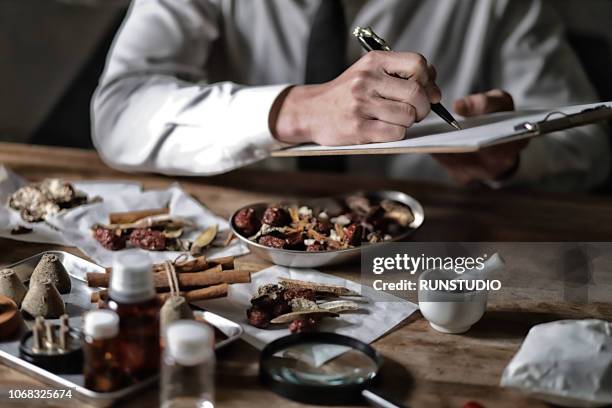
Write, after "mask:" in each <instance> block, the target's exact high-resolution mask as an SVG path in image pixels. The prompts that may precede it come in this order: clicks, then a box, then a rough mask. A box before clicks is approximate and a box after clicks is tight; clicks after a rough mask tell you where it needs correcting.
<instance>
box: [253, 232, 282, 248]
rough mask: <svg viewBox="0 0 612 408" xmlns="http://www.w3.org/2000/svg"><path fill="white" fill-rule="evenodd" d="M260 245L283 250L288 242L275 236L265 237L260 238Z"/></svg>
mask: <svg viewBox="0 0 612 408" xmlns="http://www.w3.org/2000/svg"><path fill="white" fill-rule="evenodd" d="M259 243H260V244H261V245H265V246H267V247H270V248H277V249H283V248H285V245H287V242H286V241H285V239H283V238H279V237H275V236H274V235H264V236H263V237H261V238H259Z"/></svg>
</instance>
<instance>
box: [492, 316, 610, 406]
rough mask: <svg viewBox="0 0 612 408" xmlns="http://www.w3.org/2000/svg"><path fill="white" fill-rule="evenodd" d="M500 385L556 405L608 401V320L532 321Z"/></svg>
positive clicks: (576, 404)
mask: <svg viewBox="0 0 612 408" xmlns="http://www.w3.org/2000/svg"><path fill="white" fill-rule="evenodd" d="M501 385H502V386H504V387H511V388H515V389H518V390H520V391H523V392H526V393H528V394H532V395H533V396H534V397H535V398H539V399H542V400H544V401H547V402H550V403H552V404H556V405H560V406H566V407H602V406H607V405H610V404H612V324H611V323H608V322H605V321H603V320H594V319H593V320H562V321H557V322H553V323H546V324H540V325H537V326H534V327H533V328H532V329H531V330H530V331H529V334H528V335H527V337H526V338H525V341H524V342H523V344H522V345H521V348H520V350H519V351H518V353H517V354H516V355H515V356H514V358H513V359H512V361H510V364H508V366H507V367H506V369H505V370H504V373H503V375H502V379H501Z"/></svg>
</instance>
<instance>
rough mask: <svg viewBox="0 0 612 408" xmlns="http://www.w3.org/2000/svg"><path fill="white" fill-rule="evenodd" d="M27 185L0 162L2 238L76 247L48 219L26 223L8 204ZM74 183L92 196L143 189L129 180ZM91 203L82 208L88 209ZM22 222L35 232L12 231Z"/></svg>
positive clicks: (0, 226) (104, 195)
mask: <svg viewBox="0 0 612 408" xmlns="http://www.w3.org/2000/svg"><path fill="white" fill-rule="evenodd" d="M27 184H28V182H27V181H26V180H25V179H23V178H21V177H19V176H18V175H17V174H15V173H14V172H12V171H11V170H9V169H8V168H6V167H5V166H1V165H0V237H2V238H9V239H13V240H16V241H24V242H39V243H43V244H57V245H64V246H73V245H72V243H71V242H70V241H69V240H67V239H66V237H65V236H64V234H63V233H62V232H61V231H59V230H58V229H57V228H54V227H53V226H52V225H50V224H49V223H48V222H44V221H42V222H26V221H24V220H22V219H21V216H20V215H19V212H18V211H15V210H13V209H12V208H10V207H9V206H8V199H9V197H10V196H11V194H13V193H14V192H15V191H17V190H18V189H19V188H21V187H23V186H25V185H27ZM72 184H73V185H74V187H75V188H76V189H77V190H80V191H83V192H84V193H86V194H87V196H88V197H89V198H93V197H95V196H99V197H109V196H118V195H123V194H135V193H139V192H140V191H141V189H142V186H141V185H140V184H139V183H134V182H125V181H116V182H115V181H75V182H73V183H72ZM90 205H91V204H88V205H85V206H81V207H79V208H86V207H88V206H90ZM70 211H73V209H68V210H63V212H70ZM19 225H21V226H24V227H27V228H30V229H32V232H30V233H27V234H18V235H13V234H11V230H12V229H13V228H15V227H17V226H19Z"/></svg>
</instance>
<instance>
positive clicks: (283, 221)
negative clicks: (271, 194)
mask: <svg viewBox="0 0 612 408" xmlns="http://www.w3.org/2000/svg"><path fill="white" fill-rule="evenodd" d="M261 221H262V222H263V223H264V224H267V225H270V226H272V227H284V226H287V225H289V224H290V223H291V216H290V215H289V213H288V212H287V210H285V209H284V208H281V207H269V208H268V209H266V211H265V212H264V215H263V217H262V219H261Z"/></svg>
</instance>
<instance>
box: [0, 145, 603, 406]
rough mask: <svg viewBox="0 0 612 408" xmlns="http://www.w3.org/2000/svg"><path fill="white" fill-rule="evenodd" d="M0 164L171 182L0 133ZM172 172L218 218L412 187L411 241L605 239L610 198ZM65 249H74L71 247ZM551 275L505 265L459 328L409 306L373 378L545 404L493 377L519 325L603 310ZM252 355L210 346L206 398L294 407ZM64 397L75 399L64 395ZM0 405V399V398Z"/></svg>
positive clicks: (0, 387)
mask: <svg viewBox="0 0 612 408" xmlns="http://www.w3.org/2000/svg"><path fill="white" fill-rule="evenodd" d="M0 163H2V164H5V165H7V166H9V167H10V168H11V169H12V170H14V171H15V172H17V173H18V174H20V175H22V176H24V177H26V178H28V179H30V180H40V179H42V178H45V177H65V178H67V179H73V180H77V179H129V180H138V181H141V182H142V183H143V184H144V185H145V187H146V188H155V187H165V186H167V185H168V184H169V183H171V182H172V181H175V180H176V179H174V178H167V177H162V176H152V175H128V174H123V173H119V172H117V171H114V170H111V169H109V168H108V167H106V166H105V165H104V164H103V163H102V162H101V161H100V160H99V158H98V157H97V155H96V154H95V153H93V152H87V151H80V150H72V149H57V148H45V147H34V146H23V145H16V144H1V143H0ZM179 181H180V182H181V185H182V186H183V187H184V188H185V189H186V190H187V191H189V192H190V193H192V194H193V195H195V196H196V197H197V198H198V199H199V200H201V201H202V202H203V203H204V204H206V205H207V206H208V207H209V208H211V209H212V210H213V211H214V212H216V213H218V214H219V215H221V216H223V217H228V216H229V215H230V214H231V213H232V212H233V211H234V210H235V209H237V208H238V207H240V206H243V205H246V204H249V203H252V202H256V201H262V200H263V201H269V200H275V199H286V198H291V197H303V196H324V195H328V194H332V193H339V192H350V191H355V190H359V189H363V190H381V189H393V190H400V191H404V192H407V193H409V194H411V195H413V196H414V197H416V198H417V199H418V200H420V201H421V203H422V204H423V205H424V207H425V212H426V222H425V224H424V225H423V227H422V228H421V229H420V230H419V231H418V232H417V233H416V234H415V235H414V236H413V238H414V240H417V241H418V240H420V241H452V242H454V241H457V242H460V241H494V242H496V241H526V242H530V241H609V240H610V238H612V205H611V204H612V202H611V201H610V199H608V198H605V197H588V196H575V195H552V194H543V193H531V192H529V193H526V192H520V191H514V192H492V191H466V190H460V189H452V188H448V187H440V186H434V185H428V184H418V183H411V182H406V181H393V180H381V179H378V178H367V177H351V176H339V175H322V174H300V173H289V174H287V173H283V174H282V175H279V174H277V173H273V172H268V171H262V170H242V171H237V172H234V173H231V174H228V175H223V176H218V177H212V178H191V179H186V178H185V179H179ZM48 249H51V246H49V245H40V244H25V243H22V242H16V241H11V240H4V239H0V265H3V264H8V263H11V262H14V261H17V260H19V259H22V258H25V257H27V256H30V255H32V254H34V253H37V252H40V251H43V250H48ZM68 250H70V251H72V252H75V253H78V251H77V250H76V249H68ZM358 269H359V267H358V265H357V266H355V265H353V266H347V267H344V268H335V269H327V270H324V271H325V272H329V273H335V274H338V275H340V276H343V277H348V278H350V279H354V280H358V279H359V273H358ZM549 275H550V273H549ZM552 275H554V272H553V273H552ZM554 278H555V276H547V273H543V274H542V276H533V275H532V274H531V273H530V274H527V275H525V274H522V272H521V271H520V270H518V271H515V274H514V275H513V277H512V279H509V280H508V281H507V282H504V287H505V290H504V291H502V292H501V293H498V295H497V296H495V297H493V298H492V299H491V303H490V306H489V310H488V313H487V314H486V315H485V318H484V319H483V320H482V321H481V322H479V323H478V324H477V325H476V326H475V327H474V328H473V329H472V330H471V331H470V332H469V333H468V334H467V335H462V336H453V335H443V334H440V333H437V332H434V331H433V330H432V329H431V328H430V327H429V326H428V324H427V322H426V321H425V320H424V319H423V318H422V316H421V315H420V314H419V313H416V314H415V315H413V316H412V317H411V318H409V319H408V320H407V321H405V322H404V323H402V324H401V325H400V327H398V328H396V329H395V330H394V331H392V332H391V333H389V334H387V335H386V336H384V337H383V338H382V339H380V340H378V341H376V342H375V343H374V346H375V347H376V349H377V350H379V351H380V352H381V353H382V354H383V355H384V356H385V357H386V358H387V359H388V361H389V364H388V365H387V366H386V368H385V369H384V370H383V373H382V380H383V381H382V383H383V388H384V389H385V390H386V391H387V392H389V393H390V394H391V395H393V396H394V397H395V398H396V399H399V400H403V401H404V402H405V403H406V404H409V405H410V406H413V407H462V406H463V404H464V403H466V402H467V401H470V400H475V401H478V402H480V403H481V404H483V405H484V406H485V407H496V408H497V407H545V406H546V404H543V403H541V402H538V401H535V400H532V399H529V398H527V397H525V396H523V395H521V394H519V393H517V392H514V391H510V390H507V389H502V388H500V387H499V386H498V383H499V379H500V375H501V373H502V371H503V369H504V367H505V366H506V364H507V363H508V361H509V360H510V359H511V357H512V356H513V355H514V353H515V352H516V351H517V349H518V347H519V345H520V344H521V341H522V339H523V338H524V336H525V335H526V333H527V331H528V330H529V328H530V327H531V326H533V325H534V324H537V323H541V322H546V321H551V320H556V319H559V318H584V317H599V318H607V319H610V318H612V302H610V301H609V300H607V297H606V295H601V296H600V298H594V299H591V303H589V304H582V305H581V304H572V303H568V302H566V301H563V300H562V298H560V297H559V296H558V291H557V292H555V290H554V288H553V289H552V290H551V289H550V288H551V285H553V286H554V284H551V282H553V281H554ZM546 279H549V280H548V281H547V280H546ZM595 280H596V282H597V284H598V291H597V293H604V294H607V293H610V292H609V289H611V288H612V281H611V279H610V278H609V277H607V276H605V275H602V274H597V276H596V277H595ZM534 282H536V283H537V284H536V283H534ZM547 282H548V283H547ZM555 284H558V282H557V283H555ZM557 289H559V288H557ZM257 357H258V352H257V350H255V349H254V348H252V347H250V346H249V345H247V344H246V343H244V342H240V343H238V344H236V345H234V346H233V347H232V348H231V349H230V350H228V351H227V352H225V353H224V354H223V355H222V357H221V358H220V359H219V364H218V369H217V371H218V386H217V392H218V406H220V407H245V406H249V407H259V406H261V407H268V406H296V407H297V406H301V405H300V404H296V403H293V402H290V401H288V400H285V399H282V398H280V397H278V396H276V395H274V394H272V393H270V392H268V391H266V390H265V389H263V388H262V387H261V386H260V385H259V384H258V381H257V377H256V372H257ZM28 387H29V388H40V387H43V385H41V384H40V383H38V382H37V381H35V380H34V379H32V378H29V377H28V376H26V375H24V374H21V373H19V372H17V371H15V370H12V369H10V368H8V367H6V366H3V365H0V398H1V396H2V395H4V396H5V395H6V394H3V393H6V391H7V390H8V389H11V388H12V389H15V388H18V389H24V388H28ZM156 398H157V390H150V391H148V392H146V393H144V394H142V395H141V396H139V397H137V398H135V399H133V400H131V401H126V402H124V403H123V405H125V406H140V405H144V404H145V403H148V404H150V405H151V406H155V405H156V404H157V400H156ZM73 404H75V406H76V405H79V404H77V402H76V401H74V402H73ZM66 405H67V404H66V401H62V402H61V406H66ZM2 406H7V405H6V404H5V401H2ZM8 406H10V405H8Z"/></svg>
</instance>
